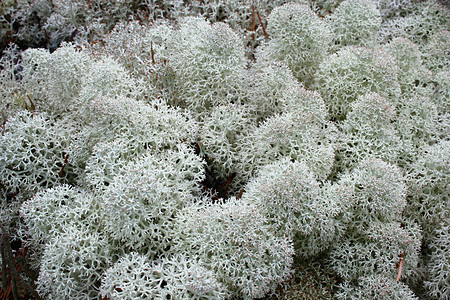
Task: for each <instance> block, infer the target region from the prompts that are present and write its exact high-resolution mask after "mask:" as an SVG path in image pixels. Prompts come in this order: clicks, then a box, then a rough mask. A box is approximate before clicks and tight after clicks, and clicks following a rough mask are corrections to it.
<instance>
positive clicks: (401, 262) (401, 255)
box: [395, 253, 405, 282]
mask: <svg viewBox="0 0 450 300" xmlns="http://www.w3.org/2000/svg"><path fill="white" fill-rule="evenodd" d="M404 257H405V254H404V253H402V254H400V262H399V263H398V265H397V267H398V274H397V279H396V280H395V282H398V281H399V280H400V277H401V276H402V270H403V261H404Z"/></svg>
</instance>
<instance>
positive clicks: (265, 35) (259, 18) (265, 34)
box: [256, 10, 267, 39]
mask: <svg viewBox="0 0 450 300" xmlns="http://www.w3.org/2000/svg"><path fill="white" fill-rule="evenodd" d="M256 15H257V16H258V20H259V23H260V24H261V28H262V30H263V33H264V37H265V38H266V39H267V32H266V28H264V24H263V22H262V20H261V16H260V15H259V11H258V10H256Z"/></svg>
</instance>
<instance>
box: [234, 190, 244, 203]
mask: <svg viewBox="0 0 450 300" xmlns="http://www.w3.org/2000/svg"><path fill="white" fill-rule="evenodd" d="M243 193H244V188H242V189H241V190H240V191H239V195H238V196H237V197H236V199H237V200H239V199H241V198H242V194H243Z"/></svg>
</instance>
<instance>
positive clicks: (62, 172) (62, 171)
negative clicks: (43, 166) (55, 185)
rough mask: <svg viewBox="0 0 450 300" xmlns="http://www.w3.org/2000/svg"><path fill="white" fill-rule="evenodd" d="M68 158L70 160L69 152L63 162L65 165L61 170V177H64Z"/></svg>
mask: <svg viewBox="0 0 450 300" xmlns="http://www.w3.org/2000/svg"><path fill="white" fill-rule="evenodd" d="M68 160H69V154H66V155H65V156H64V162H63V165H62V167H61V171H59V177H64V168H65V167H66V165H67V161H68Z"/></svg>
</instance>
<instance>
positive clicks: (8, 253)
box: [0, 224, 42, 300]
mask: <svg viewBox="0 0 450 300" xmlns="http://www.w3.org/2000/svg"><path fill="white" fill-rule="evenodd" d="M0 228H1V230H2V231H3V233H2V239H1V252H2V269H3V270H2V279H3V276H4V275H3V274H6V269H7V267H9V268H8V269H9V272H10V277H11V281H10V287H11V292H12V295H13V298H14V300H18V299H19V296H18V293H17V283H18V282H19V281H20V283H21V284H22V286H23V287H25V289H26V290H27V291H28V292H30V293H31V294H32V295H33V297H34V298H35V299H37V300H41V299H42V298H41V297H40V296H39V294H38V293H37V292H36V291H35V290H34V289H33V287H32V286H31V285H29V284H28V283H27V282H26V281H25V280H24V279H23V278H22V276H20V274H19V271H18V270H17V269H16V268H17V262H16V260H15V258H14V254H13V251H12V248H11V243H10V241H9V239H10V237H9V234H8V231H7V230H6V228H5V227H4V226H3V225H2V224H0ZM19 270H20V265H19ZM5 276H6V275H5ZM8 289H9V287H8V288H7V290H6V292H5V296H7V295H9V292H8Z"/></svg>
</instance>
